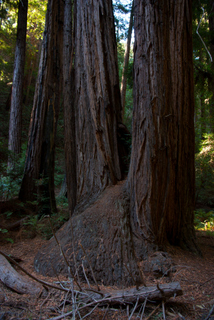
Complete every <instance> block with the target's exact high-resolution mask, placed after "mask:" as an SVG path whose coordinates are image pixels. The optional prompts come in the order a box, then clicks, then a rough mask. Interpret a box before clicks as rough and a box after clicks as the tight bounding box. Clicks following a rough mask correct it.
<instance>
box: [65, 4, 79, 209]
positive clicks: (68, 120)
mask: <svg viewBox="0 0 214 320" xmlns="http://www.w3.org/2000/svg"><path fill="white" fill-rule="evenodd" d="M72 12H73V8H72V4H71V0H66V1H65V9H64V30H63V102H64V124H65V130H64V132H65V138H64V143H65V166H66V184H67V198H68V204H69V211H70V214H72V213H73V210H74V208H75V205H76V190H77V182H76V180H77V179H76V136H75V112H74V99H73V94H74V92H73V91H74V90H73V88H74V77H73V67H72V64H73V39H72V18H73V15H72Z"/></svg>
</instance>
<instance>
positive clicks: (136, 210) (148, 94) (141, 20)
mask: <svg viewBox="0 0 214 320" xmlns="http://www.w3.org/2000/svg"><path fill="white" fill-rule="evenodd" d="M134 16H135V58H134V59H135V60H134V83H135V88H134V112H133V140H132V141H133V143H132V155H131V165H130V171H129V178H128V182H129V190H130V194H131V220H132V228H133V230H134V232H135V233H134V234H137V237H134V240H135V242H136V244H137V243H138V245H136V251H137V252H138V255H139V256H141V257H142V256H144V255H146V254H147V252H148V251H150V250H153V249H154V248H155V247H156V248H157V246H161V245H163V244H165V243H166V242H167V241H168V242H169V243H171V244H173V245H181V246H185V247H188V248H190V249H193V250H196V247H195V244H194V228H193V210H194V200H195V173H194V145H195V141H194V84H193V58H192V52H193V50H192V14H191V3H190V1H187V0H179V1H176V3H175V2H174V1H172V0H161V1H155V2H154V1H151V0H144V1H141V0H135V11H134ZM139 239H141V242H142V243H143V245H141V246H139Z"/></svg>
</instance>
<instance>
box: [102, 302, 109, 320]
mask: <svg viewBox="0 0 214 320" xmlns="http://www.w3.org/2000/svg"><path fill="white" fill-rule="evenodd" d="M108 311H109V304H108V307H107V308H106V312H105V314H104V316H103V318H102V320H105V317H106V315H107V313H108Z"/></svg>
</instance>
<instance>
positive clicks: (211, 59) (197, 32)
mask: <svg viewBox="0 0 214 320" xmlns="http://www.w3.org/2000/svg"><path fill="white" fill-rule="evenodd" d="M201 9H202V10H203V14H202V16H201V20H200V21H199V24H198V26H197V30H196V34H197V35H198V36H199V38H200V39H201V42H202V43H203V45H204V48H205V49H206V51H207V53H208V55H209V57H210V61H211V62H213V58H212V55H211V53H210V52H209V50H208V49H207V46H206V44H205V42H204V40H203V39H202V37H201V35H200V33H199V31H198V30H199V28H200V24H201V21H202V20H203V18H204V15H205V10H204V8H203V7H201Z"/></svg>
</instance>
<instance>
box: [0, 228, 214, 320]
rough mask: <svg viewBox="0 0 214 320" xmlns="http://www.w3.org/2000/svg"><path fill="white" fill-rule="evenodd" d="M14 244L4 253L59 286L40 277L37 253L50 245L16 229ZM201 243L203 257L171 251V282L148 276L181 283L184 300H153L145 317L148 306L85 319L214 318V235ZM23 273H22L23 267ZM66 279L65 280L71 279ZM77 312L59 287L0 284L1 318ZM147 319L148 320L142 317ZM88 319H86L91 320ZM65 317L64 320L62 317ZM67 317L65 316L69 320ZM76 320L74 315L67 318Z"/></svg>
mask: <svg viewBox="0 0 214 320" xmlns="http://www.w3.org/2000/svg"><path fill="white" fill-rule="evenodd" d="M11 236H12V237H13V239H14V243H10V242H5V241H1V238H0V250H1V251H3V252H4V253H6V254H8V255H11V256H12V257H16V258H19V259H20V260H21V261H20V262H19V264H20V265H21V266H22V267H23V268H25V269H26V270H27V271H28V272H29V273H31V274H32V275H34V276H36V277H37V278H39V279H42V280H45V281H47V282H50V283H56V282H57V283H59V279H57V278H48V277H43V276H41V275H39V274H37V273H36V272H35V271H34V268H33V262H34V256H35V254H36V253H37V251H38V250H39V249H40V248H41V247H42V246H43V245H44V244H45V243H46V242H47V240H44V239H42V238H41V236H39V235H36V236H35V237H33V235H31V237H32V238H30V239H29V238H27V236H29V234H27V233H23V232H20V230H19V231H13V234H12V235H11ZM197 242H198V245H199V247H200V248H201V251H202V254H203V257H199V256H195V255H193V254H191V253H189V252H186V251H183V250H181V249H180V248H177V247H176V248H175V247H170V248H169V249H168V252H169V254H170V257H171V258H172V259H173V262H174V264H175V270H176V271H175V272H174V273H172V275H171V278H170V279H169V278H163V279H161V280H160V279H158V280H157V279H155V278H153V277H152V275H148V276H147V279H146V281H147V285H148V286H149V285H154V284H155V283H156V282H157V281H160V282H161V283H162V282H163V283H164V282H170V281H179V282H180V285H181V288H182V290H183V295H182V296H180V297H175V298H171V299H170V300H169V301H167V302H166V303H164V310H165V312H163V305H162V304H158V303H151V302H148V303H147V304H146V307H145V310H144V313H143V316H142V305H140V304H139V306H138V307H137V308H136V312H135V313H134V314H133V316H132V318H130V315H131V312H132V309H133V306H132V305H130V306H129V307H127V306H126V307H125V308H121V307H114V308H108V307H107V306H105V307H100V308H96V309H95V310H94V311H93V312H92V313H91V311H92V309H90V308H88V309H86V310H84V311H83V312H82V313H81V318H82V319H83V318H84V315H86V314H87V313H90V315H89V316H87V317H86V318H87V319H98V320H102V319H105V320H106V319H107V320H108V319H123V320H124V319H164V318H165V319H168V320H171V319H174V320H175V319H177V320H178V319H203V320H205V319H206V320H208V319H210V320H211V319H213V320H214V235H207V234H206V233H205V232H197ZM17 271H18V269H17ZM67 280H68V279H66V278H65V277H63V276H61V277H60V281H61V282H62V281H67ZM71 309H72V307H71V297H69V295H68V294H67V293H64V292H62V291H58V290H55V289H49V291H46V290H45V289H43V291H42V292H41V293H40V294H38V295H37V296H35V295H29V294H22V295H21V294H18V293H16V292H13V291H11V290H10V289H9V288H7V287H5V285H4V284H3V283H0V320H4V319H5V320H7V319H11V320H12V319H13V320H18V319H35V320H36V319H41V320H43V319H52V318H53V319H57V318H55V317H57V316H60V315H62V314H63V312H64V313H66V312H68V311H70V310H71ZM141 316H142V318H141ZM81 318H80V317H79V316H78V315H77V316H76V319H81ZM86 318H84V319H86ZM58 319H59V318H58ZM63 319H65V317H63ZM66 319H72V316H69V317H66Z"/></svg>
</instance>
